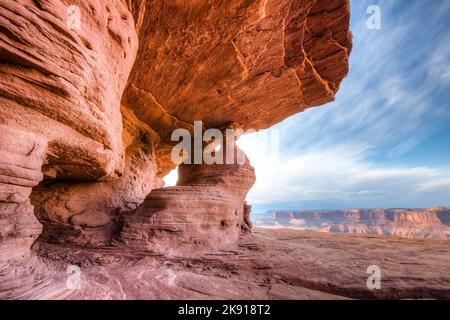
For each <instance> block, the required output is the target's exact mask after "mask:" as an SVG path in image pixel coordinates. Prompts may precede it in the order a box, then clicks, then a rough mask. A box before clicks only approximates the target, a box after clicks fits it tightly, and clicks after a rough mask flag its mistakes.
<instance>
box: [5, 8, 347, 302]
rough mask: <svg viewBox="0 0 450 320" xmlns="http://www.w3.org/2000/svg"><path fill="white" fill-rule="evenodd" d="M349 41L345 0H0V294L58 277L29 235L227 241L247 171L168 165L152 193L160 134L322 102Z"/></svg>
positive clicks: (238, 215)
mask: <svg viewBox="0 0 450 320" xmlns="http://www.w3.org/2000/svg"><path fill="white" fill-rule="evenodd" d="M70 6H76V7H75V8H76V9H77V10H78V11H79V14H80V19H81V20H80V27H79V28H77V27H76V28H73V26H71V25H70V24H69V18H70V17H69V16H70V15H72V14H73V12H74V11H73V7H70ZM71 8H72V9H71ZM350 50H351V34H350V32H349V3H348V0H326V1H317V0H283V1H279V0H261V1H258V0H250V1H247V0H245V1H244V0H235V1H225V2H224V1H218V0H217V1H184V0H183V1H181V0H169V1H166V0H164V1H162V0H161V1H138V0H128V1H125V0H112V1H110V0H108V1H106V0H105V1H86V0H74V1H68V0H51V1H50V0H35V1H29V0H18V1H12V0H0V275H1V279H0V297H6V298H17V297H33V296H39V295H41V294H42V291H41V289H42V288H49V290H50V288H51V287H52V286H53V285H59V284H58V282H56V284H54V283H53V282H52V281H50V280H51V279H52V277H56V278H57V276H56V275H57V266H55V265H54V264H53V262H52V263H50V262H48V261H46V260H45V259H41V258H40V257H38V256H36V255H35V254H34V253H33V251H31V250H30V247H31V245H32V244H33V242H34V248H35V249H36V248H39V246H40V245H43V244H45V243H57V244H59V245H60V246H63V247H64V246H66V248H69V247H71V246H75V247H76V246H80V245H83V246H84V247H86V246H87V247H94V248H100V247H105V246H107V247H108V248H109V247H111V248H115V249H116V250H119V249H118V248H121V249H122V250H125V249H124V248H128V249H130V248H131V250H132V249H133V248H134V249H135V250H141V249H142V250H143V252H147V254H149V252H150V251H151V250H152V249H155V248H159V251H162V252H163V251H164V250H166V249H167V250H168V249H169V248H177V247H178V246H179V247H178V248H182V247H183V246H184V245H188V246H190V247H191V248H201V249H202V250H208V248H209V249H211V250H215V249H219V247H221V246H223V247H227V248H228V247H230V246H231V247H236V246H237V243H238V242H237V240H238V238H239V236H240V233H241V231H246V232H248V231H249V230H250V229H251V226H250V223H249V214H250V208H249V206H248V205H246V204H245V196H246V194H247V192H248V190H249V188H250V187H251V185H252V184H253V182H254V179H255V177H254V173H253V169H252V168H251V165H250V164H249V163H248V161H247V162H246V163H245V164H244V165H241V166H236V165H227V166H219V165H217V166H215V165H213V166H205V165H198V166H196V165H192V166H189V165H186V166H184V165H183V166H181V167H180V168H179V170H180V181H179V184H178V186H177V187H175V188H168V189H164V188H161V187H162V186H163V183H162V180H161V179H162V178H163V177H164V175H166V174H167V173H168V172H169V171H170V170H171V169H173V168H175V164H174V163H173V162H172V161H171V159H170V152H171V149H172V146H173V142H172V141H171V134H172V132H173V130H175V129H176V128H184V129H187V130H189V131H192V130H193V122H194V121H203V124H204V129H207V128H218V129H220V130H225V129H226V128H229V127H231V126H236V125H237V126H239V127H240V128H243V129H245V130H246V129H255V130H259V129H265V128H268V127H270V126H272V125H274V124H275V123H277V122H279V121H281V120H283V119H285V118H287V117H288V116H290V115H292V114H294V113H297V112H300V111H303V110H304V109H306V108H308V107H314V106H318V105H321V104H324V103H326V102H329V101H331V100H332V99H333V98H334V95H335V93H336V92H337V90H338V88H339V84H340V82H341V80H342V79H343V78H344V77H345V75H346V73H347V71H348V56H349V54H350ZM152 190H153V191H152ZM149 194H150V195H149ZM147 195H148V196H147ZM144 199H146V200H145V202H144ZM143 202H144V204H143V205H142V206H140V207H139V205H140V204H141V203H143ZM33 206H34V208H33ZM138 207H139V208H138ZM38 236H39V240H38V241H37V242H35V240H36V238H37V237H38ZM128 249H127V250H128ZM36 250H37V249H36ZM157 251H158V250H157ZM55 268H56V269H55ZM55 272H56V273H55ZM56 278H55V279H56ZM48 281H50V283H49V282H48ZM25 284H26V285H25ZM55 290H56V289H55ZM50 291H51V290H50ZM38 293H39V294H38ZM41 296H42V295H41Z"/></svg>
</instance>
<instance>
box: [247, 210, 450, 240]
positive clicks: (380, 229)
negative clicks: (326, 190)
mask: <svg viewBox="0 0 450 320" xmlns="http://www.w3.org/2000/svg"><path fill="white" fill-rule="evenodd" d="M254 222H255V225H256V226H258V227H289V228H296V229H303V230H319V231H323V232H344V233H356V234H376V235H386V236H395V237H405V238H434V239H450V209H447V208H431V209H351V210H322V211H320V210H298V211H270V212H267V213H265V214H258V215H257V217H255V221H254Z"/></svg>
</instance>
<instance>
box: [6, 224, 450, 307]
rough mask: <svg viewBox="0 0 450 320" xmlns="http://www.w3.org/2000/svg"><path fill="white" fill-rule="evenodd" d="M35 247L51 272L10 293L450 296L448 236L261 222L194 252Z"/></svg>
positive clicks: (136, 296)
mask: <svg viewBox="0 0 450 320" xmlns="http://www.w3.org/2000/svg"><path fill="white" fill-rule="evenodd" d="M34 250H35V251H37V253H38V255H39V256H40V258H36V259H38V261H39V260H41V261H40V262H39V263H42V264H44V265H45V268H47V270H48V269H50V270H51V274H52V276H49V273H48V271H47V272H45V273H43V274H42V275H39V274H38V273H39V272H38V271H37V270H39V268H35V269H34V271H33V272H37V274H35V275H34V276H35V277H39V276H41V277H42V278H41V279H40V280H39V279H34V280H33V281H32V282H31V283H33V287H32V289H31V288H27V287H26V285H25V286H24V287H22V288H21V290H19V291H14V292H12V293H13V294H14V295H15V296H14V297H11V298H38V299H43V298H52V299H349V298H354V299H358V298H370V299H372V298H375V299H376V298H444V299H446V298H447V299H448V298H450V268H449V265H450V246H449V242H448V241H446V240H431V239H424V240H422V239H400V238H389V237H379V236H370V235H349V234H334V233H320V232H314V231H299V230H292V229H256V230H255V231H254V233H253V235H247V236H243V237H242V238H241V240H240V243H239V247H238V248H236V249H230V250H220V251H217V252H215V253H210V254H205V255H198V256H197V257H195V256H191V257H189V258H183V257H180V256H170V255H168V256H162V255H158V254H152V253H151V252H135V251H134V252H131V251H127V250H125V249H123V250H122V249H120V248H118V247H114V246H113V247H106V248H103V249H99V248H97V249H89V248H80V247H76V246H74V247H70V248H67V246H64V247H58V245H50V244H35V246H34ZM190 254H191V253H190ZM42 257H46V258H42ZM37 263H38V262H37ZM69 264H76V265H79V266H81V274H82V277H81V279H82V281H81V288H80V289H73V290H72V289H71V290H68V289H66V281H67V280H66V279H67V273H66V270H67V266H68V265H69ZM370 265H377V266H379V267H380V268H381V271H382V274H381V276H382V277H381V286H382V288H381V290H368V289H367V286H366V281H367V277H368V274H366V271H367V267H368V266H370ZM43 268H44V267H43ZM36 283H39V285H38V286H36Z"/></svg>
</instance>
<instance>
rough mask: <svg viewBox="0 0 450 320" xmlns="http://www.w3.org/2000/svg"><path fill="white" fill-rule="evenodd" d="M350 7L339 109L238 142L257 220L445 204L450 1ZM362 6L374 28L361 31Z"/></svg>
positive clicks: (449, 155)
mask: <svg viewBox="0 0 450 320" xmlns="http://www.w3.org/2000/svg"><path fill="white" fill-rule="evenodd" d="M351 5H352V7H351V14H352V17H351V29H352V32H353V43H354V48H353V52H352V55H351V58H350V72H349V75H348V77H347V78H346V79H345V80H344V82H343V83H342V86H341V90H340V91H339V93H338V95H337V97H336V101H335V102H333V103H330V104H328V105H326V106H324V107H319V108H314V109H309V110H307V111H305V112H303V113H301V114H297V115H295V116H293V117H291V118H289V119H287V120H285V121H284V122H283V123H280V124H278V125H277V126H275V127H274V128H272V129H270V130H268V131H264V132H260V133H256V134H252V135H249V136H247V137H244V138H242V139H241V141H240V142H239V143H240V145H241V146H242V148H243V149H244V150H245V151H246V153H247V154H248V155H249V158H250V160H251V161H252V164H253V165H254V167H255V169H256V174H257V182H256V184H255V186H254V187H253V189H252V190H251V191H250V193H249V197H248V200H249V202H250V203H251V204H253V206H254V212H262V211H266V210H272V209H338V208H354V207H366V208H367V207H432V206H450V1H448V0H428V1H424V0H405V1H400V0H387V1H375V0H371V1H363V0H354V1H351ZM369 5H378V6H379V7H380V9H381V29H380V30H369V29H368V28H367V26H366V21H367V18H368V17H369V14H367V12H366V10H367V8H368V6H369ZM274 137H275V138H274ZM268 139H272V140H277V139H279V140H277V141H279V142H278V143H274V142H273V141H272V140H270V141H271V142H267V141H268ZM264 146H265V147H264Z"/></svg>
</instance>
